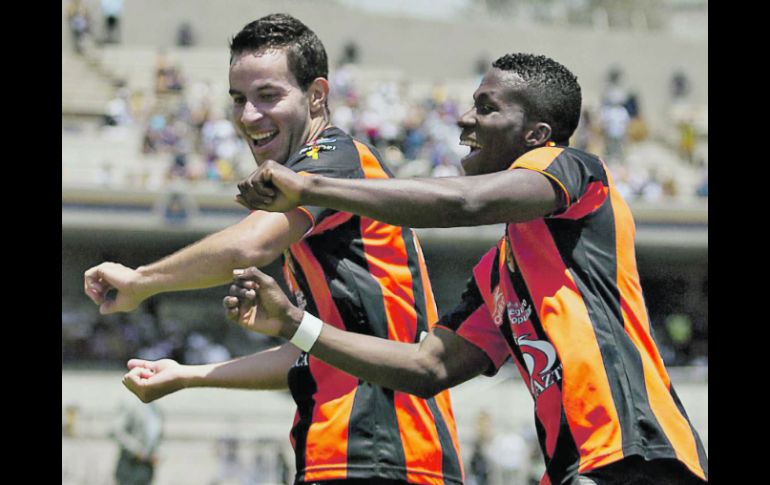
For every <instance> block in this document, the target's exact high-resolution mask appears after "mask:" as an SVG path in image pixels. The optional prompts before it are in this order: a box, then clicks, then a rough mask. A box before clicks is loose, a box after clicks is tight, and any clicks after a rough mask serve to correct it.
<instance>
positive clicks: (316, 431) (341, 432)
mask: <svg viewBox="0 0 770 485" xmlns="http://www.w3.org/2000/svg"><path fill="white" fill-rule="evenodd" d="M324 385H326V384H325V383H324ZM320 387H321V386H319V388H320ZM327 387H328V386H327ZM355 394H356V391H355V390H353V391H350V392H348V393H347V394H345V395H344V396H341V397H339V398H338V399H335V400H332V401H327V402H324V403H318V404H316V406H315V407H314V408H313V425H312V426H310V429H309V430H308V434H307V445H306V447H305V456H306V460H307V461H306V462H305V481H308V482H309V481H313V480H332V479H342V478H347V464H348V456H347V452H348V422H349V420H350V413H351V411H352V410H353V401H354V398H355ZM316 464H319V465H316Z"/></svg>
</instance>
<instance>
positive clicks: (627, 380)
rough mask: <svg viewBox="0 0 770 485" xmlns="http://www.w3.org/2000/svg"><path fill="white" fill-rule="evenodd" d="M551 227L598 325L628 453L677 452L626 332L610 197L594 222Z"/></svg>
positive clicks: (550, 222)
mask: <svg viewBox="0 0 770 485" xmlns="http://www.w3.org/2000/svg"><path fill="white" fill-rule="evenodd" d="M546 225H547V227H548V229H549V231H550V233H551V236H552V237H553V240H554V242H555V244H556V247H557V248H558V251H559V254H560V255H561V257H562V261H563V263H564V265H565V266H566V267H567V268H568V269H569V271H570V274H571V275H572V278H573V280H574V281H575V284H576V286H577V289H578V291H579V293H580V295H581V297H582V299H583V302H584V303H585V305H586V309H587V311H588V315H589V318H590V320H591V323H592V324H593V327H594V333H595V335H596V339H597V343H598V345H599V352H600V353H601V356H602V362H603V365H604V370H605V374H606V375H607V379H608V381H609V384H610V393H611V395H612V400H613V403H614V406H615V410H616V412H617V414H618V420H619V424H620V429H621V436H622V437H623V438H622V439H623V445H622V446H623V451H624V453H627V452H629V453H631V454H634V453H638V450H639V446H640V445H641V446H643V447H648V446H649V447H653V448H661V447H669V448H671V449H672V450H673V448H672V447H671V443H670V442H669V440H668V438H667V437H666V435H665V433H664V432H663V429H662V427H661V426H660V423H659V422H658V420H657V419H656V418H655V414H654V413H653V412H652V409H651V407H650V403H649V398H648V396H647V389H646V387H645V379H644V369H643V366H642V359H641V356H640V354H639V349H638V348H637V347H636V346H635V345H634V343H633V341H632V340H631V339H630V337H629V336H628V334H627V333H626V331H625V328H624V321H623V316H622V312H621V308H620V290H619V289H618V287H617V283H616V281H617V248H616V246H615V219H614V215H613V212H612V205H611V203H610V199H607V201H606V202H605V203H604V205H602V206H601V207H600V208H599V209H597V210H596V211H595V212H594V213H593V214H592V215H591V219H590V221H589V222H585V220H583V221H570V220H566V219H549V220H546Z"/></svg>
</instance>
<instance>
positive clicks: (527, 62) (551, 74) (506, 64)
mask: <svg viewBox="0 0 770 485" xmlns="http://www.w3.org/2000/svg"><path fill="white" fill-rule="evenodd" d="M492 67H496V68H497V69H501V70H504V71H509V72H512V73H514V74H516V75H518V76H519V77H521V78H522V79H523V80H524V82H525V83H526V86H525V87H524V90H525V91H526V94H527V96H526V100H525V102H526V104H527V105H528V106H526V107H527V108H529V109H530V110H532V111H533V113H532V115H533V116H536V117H539V118H540V120H541V121H543V122H546V123H548V124H549V125H551V129H552V130H553V131H552V135H551V137H552V138H553V139H554V140H556V141H560V142H566V141H568V140H569V137H570V136H572V133H574V132H575V129H576V128H577V125H578V122H579V121H580V105H581V103H582V96H581V93H580V84H578V81H577V76H575V75H574V74H572V73H571V72H570V71H569V69H567V68H566V67H564V66H563V65H561V64H559V63H558V62H556V61H554V60H553V59H551V58H549V57H546V56H539V55H534V54H522V53H516V54H506V55H504V56H502V57H500V58H499V59H497V60H496V61H495V62H493V63H492Z"/></svg>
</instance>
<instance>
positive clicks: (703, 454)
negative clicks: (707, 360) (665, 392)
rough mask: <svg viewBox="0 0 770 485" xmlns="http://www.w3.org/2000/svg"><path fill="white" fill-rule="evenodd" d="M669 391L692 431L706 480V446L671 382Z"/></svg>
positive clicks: (707, 462) (707, 461) (707, 460)
mask: <svg viewBox="0 0 770 485" xmlns="http://www.w3.org/2000/svg"><path fill="white" fill-rule="evenodd" d="M669 391H670V392H671V397H672V398H673V399H674V403H676V407H677V409H679V412H680V413H682V416H684V419H686V420H687V424H688V425H689V426H690V430H691V431H692V436H693V438H694V439H695V448H696V449H697V450H698V463H699V464H700V467H701V468H702V469H703V472H704V473H705V474H706V479H707V480H708V475H709V459H708V456H707V455H706V448H705V447H704V446H703V442H702V441H701V439H700V435H699V434H698V432H697V431H696V430H695V428H694V427H693V425H692V421H690V418H689V417H688V416H687V412H686V411H685V410H684V406H682V401H680V400H679V395H678V394H677V393H676V391H675V390H674V385H673V384H671V385H670V386H669Z"/></svg>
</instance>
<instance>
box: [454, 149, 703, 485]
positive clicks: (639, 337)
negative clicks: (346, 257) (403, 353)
mask: <svg viewBox="0 0 770 485" xmlns="http://www.w3.org/2000/svg"><path fill="white" fill-rule="evenodd" d="M511 169H527V170H534V171H537V172H539V173H542V174H543V175H545V176H546V177H548V178H549V180H550V181H551V182H552V183H553V185H554V187H556V190H557V192H558V193H559V194H560V195H561V198H562V203H561V205H560V208H559V209H558V210H556V211H555V212H554V213H552V214H549V215H548V216H546V217H542V218H538V219H534V220H532V221H528V222H524V223H509V224H507V225H506V232H505V236H504V237H503V238H502V239H500V241H499V243H498V244H497V246H496V247H494V248H492V249H491V250H490V251H489V252H488V253H487V254H486V255H485V256H484V257H483V258H482V259H481V261H480V262H479V263H478V265H477V266H476V267H475V268H474V270H473V276H472V278H471V279H470V280H469V282H468V288H467V289H466V291H465V293H464V294H463V298H462V302H461V304H460V305H459V306H458V307H456V308H455V309H454V310H453V311H452V312H450V313H449V314H447V315H445V317H444V318H442V320H441V321H440V322H439V325H441V326H445V327H447V328H449V329H451V330H453V331H455V332H456V333H457V334H458V335H460V336H461V337H463V338H465V339H467V340H469V341H470V342H472V343H474V344H475V345H477V346H478V347H480V348H481V349H482V350H484V351H485V352H486V354H487V356H488V357H489V358H490V360H491V361H492V363H493V365H494V368H492V369H490V370H489V372H490V373H494V372H496V371H497V369H499V367H500V366H501V365H502V364H503V363H504V362H505V361H506V360H507V358H508V357H512V358H513V361H514V362H515V363H516V366H517V367H518V370H519V372H520V373H521V376H522V378H523V379H524V382H525V383H526V385H527V387H528V388H529V391H530V393H531V394H532V396H533V398H534V400H535V423H536V428H537V435H538V439H539V442H540V448H541V451H542V453H543V455H544V457H545V462H546V474H545V476H544V477H543V479H542V481H541V484H550V483H566V481H568V480H569V479H571V478H572V477H574V476H575V475H576V474H577V473H583V472H587V471H589V470H593V469H595V468H598V467H602V466H604V465H608V464H610V463H613V462H616V461H618V460H620V459H622V458H623V457H625V456H631V455H640V456H642V457H644V458H646V459H656V458H673V459H678V460H679V461H681V462H682V463H684V464H685V465H686V466H687V467H688V468H689V469H690V470H691V471H692V472H693V473H694V474H696V475H698V476H699V477H701V478H705V477H706V476H707V473H708V471H707V466H708V465H707V457H706V454H705V450H704V448H703V445H702V444H701V441H700V438H699V437H698V434H697V432H696V431H695V429H694V428H693V427H692V425H691V423H690V421H689V419H688V417H687V414H686V413H685V410H684V408H683V407H682V404H681V402H680V400H679V398H678V397H677V395H676V392H675V391H674V388H673V386H672V385H671V381H670V379H669V376H668V374H667V372H666V369H665V368H664V366H663V361H662V359H661V357H660V354H659V352H658V349H657V347H656V345H655V342H654V341H653V339H652V336H651V332H650V323H649V318H648V315H647V309H646V307H645V303H644V299H643V296H642V289H641V287H640V284H639V274H638V271H637V267H636V255H635V249H634V234H635V225H634V221H633V218H632V216H631V211H630V210H629V208H628V205H627V204H626V203H625V201H624V200H623V199H622V198H621V197H620V195H619V194H618V193H617V191H616V190H615V187H614V185H613V182H612V179H611V176H610V174H609V172H608V170H607V168H606V166H605V165H604V163H603V162H602V161H601V160H599V159H598V158H596V157H595V156H593V155H591V154H588V153H585V152H583V151H580V150H576V149H573V148H569V147H543V148H538V149H535V150H532V151H530V152H528V153H526V154H524V155H523V156H521V157H520V158H518V159H517V160H516V161H515V162H514V163H513V165H512V166H511Z"/></svg>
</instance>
